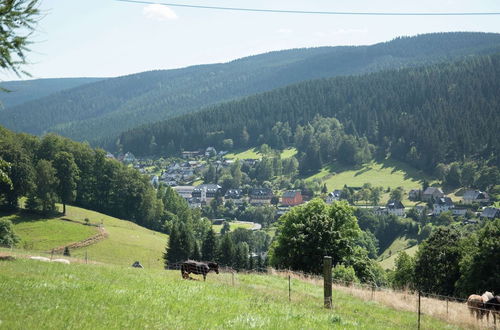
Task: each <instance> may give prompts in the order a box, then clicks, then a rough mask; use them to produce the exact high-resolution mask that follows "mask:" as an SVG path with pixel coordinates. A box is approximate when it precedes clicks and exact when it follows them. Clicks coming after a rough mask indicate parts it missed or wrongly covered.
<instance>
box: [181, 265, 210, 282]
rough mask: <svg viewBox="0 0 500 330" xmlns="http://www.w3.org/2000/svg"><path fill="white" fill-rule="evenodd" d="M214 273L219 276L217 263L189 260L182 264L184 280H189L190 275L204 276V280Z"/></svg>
mask: <svg viewBox="0 0 500 330" xmlns="http://www.w3.org/2000/svg"><path fill="white" fill-rule="evenodd" d="M210 271H214V272H215V273H216V274H219V265H218V264H217V263H215V262H199V261H194V260H187V261H184V262H183V263H182V264H181V274H182V278H185V279H188V278H190V277H189V274H191V273H193V274H196V275H203V280H204V281H205V280H206V279H207V274H208V272H210Z"/></svg>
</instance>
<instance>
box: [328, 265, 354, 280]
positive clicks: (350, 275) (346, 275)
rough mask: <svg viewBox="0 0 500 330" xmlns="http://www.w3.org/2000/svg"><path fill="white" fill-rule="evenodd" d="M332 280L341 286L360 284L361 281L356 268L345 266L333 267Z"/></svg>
mask: <svg viewBox="0 0 500 330" xmlns="http://www.w3.org/2000/svg"><path fill="white" fill-rule="evenodd" d="M332 278H333V280H334V281H335V282H339V283H340V284H341V285H345V284H347V285H348V284H351V283H359V279H358V278H357V277H356V272H355V271H354V268H352V266H345V265H343V264H337V265H336V266H335V267H333V270H332Z"/></svg>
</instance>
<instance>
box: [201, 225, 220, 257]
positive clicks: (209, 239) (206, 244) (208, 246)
mask: <svg viewBox="0 0 500 330" xmlns="http://www.w3.org/2000/svg"><path fill="white" fill-rule="evenodd" d="M216 249H217V242H216V238H215V232H214V230H213V229H212V228H210V230H209V231H208V232H207V234H206V236H205V239H204V240H203V245H202V248H201V252H202V256H203V260H205V261H214V260H215V253H216Z"/></svg>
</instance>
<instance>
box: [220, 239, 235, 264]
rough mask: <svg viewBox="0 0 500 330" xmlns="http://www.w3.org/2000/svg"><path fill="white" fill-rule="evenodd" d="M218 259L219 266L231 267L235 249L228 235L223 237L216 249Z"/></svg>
mask: <svg viewBox="0 0 500 330" xmlns="http://www.w3.org/2000/svg"><path fill="white" fill-rule="evenodd" d="M217 254H218V259H219V262H220V264H221V265H223V266H228V267H232V266H233V264H234V256H235V247H234V242H233V240H232V239H231V236H230V235H227V234H226V235H223V236H222V240H221V242H220V245H219V249H218V253H217Z"/></svg>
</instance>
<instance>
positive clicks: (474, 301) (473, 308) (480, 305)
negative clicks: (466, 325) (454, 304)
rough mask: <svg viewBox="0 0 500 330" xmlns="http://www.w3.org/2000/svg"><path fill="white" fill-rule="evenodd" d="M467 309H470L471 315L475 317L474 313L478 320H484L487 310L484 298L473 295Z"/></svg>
mask: <svg viewBox="0 0 500 330" xmlns="http://www.w3.org/2000/svg"><path fill="white" fill-rule="evenodd" d="M467 307H468V308H469V312H470V315H474V313H476V318H477V319H478V320H479V319H482V318H483V316H484V314H485V313H484V312H485V308H484V301H483V297H482V296H480V295H477V294H471V295H470V296H469V298H467Z"/></svg>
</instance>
